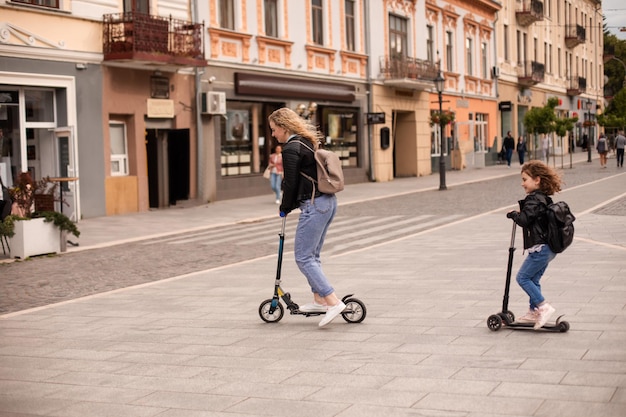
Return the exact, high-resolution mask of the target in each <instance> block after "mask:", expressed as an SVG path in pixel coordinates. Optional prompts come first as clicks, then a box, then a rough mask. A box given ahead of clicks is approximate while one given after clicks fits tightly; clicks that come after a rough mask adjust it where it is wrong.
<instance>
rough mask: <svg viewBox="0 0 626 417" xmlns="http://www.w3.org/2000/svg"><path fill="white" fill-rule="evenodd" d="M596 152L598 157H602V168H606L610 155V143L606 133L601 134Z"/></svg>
mask: <svg viewBox="0 0 626 417" xmlns="http://www.w3.org/2000/svg"><path fill="white" fill-rule="evenodd" d="M596 150H597V151H598V155H600V167H602V168H606V154H607V153H609V143H608V142H607V141H606V136H605V135H604V133H602V134H600V137H599V138H598V143H597V144H596Z"/></svg>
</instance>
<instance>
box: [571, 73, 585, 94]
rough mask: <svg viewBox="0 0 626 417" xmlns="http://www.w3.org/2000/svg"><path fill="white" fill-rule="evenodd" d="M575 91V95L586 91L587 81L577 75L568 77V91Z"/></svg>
mask: <svg viewBox="0 0 626 417" xmlns="http://www.w3.org/2000/svg"><path fill="white" fill-rule="evenodd" d="M570 90H571V91H576V92H577V94H580V93H584V92H585V90H587V79H586V78H584V77H579V76H577V75H574V76H571V77H569V88H568V91H570Z"/></svg>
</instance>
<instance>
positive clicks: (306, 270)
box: [294, 194, 337, 297]
mask: <svg viewBox="0 0 626 417" xmlns="http://www.w3.org/2000/svg"><path fill="white" fill-rule="evenodd" d="M300 211H301V212H300V218H299V220H298V226H297V227H296V238H295V244H294V254H295V257H296V265H298V268H300V272H302V274H303V275H304V276H305V277H306V279H307V281H308V282H309V286H310V287H311V290H312V291H313V292H314V293H316V294H319V295H320V296H322V297H326V296H328V295H330V294H332V293H333V292H335V290H334V289H333V287H332V286H331V285H330V283H329V282H328V279H327V278H326V276H325V275H324V272H323V271H322V262H321V260H320V252H321V251H322V246H323V245H324V239H325V238H326V232H327V231H328V227H329V226H330V223H331V222H332V221H333V218H334V217H335V213H336V212H337V198H336V197H335V196H334V195H332V194H322V195H321V196H319V197H316V198H315V202H314V204H311V200H306V201H304V202H302V203H301V204H300Z"/></svg>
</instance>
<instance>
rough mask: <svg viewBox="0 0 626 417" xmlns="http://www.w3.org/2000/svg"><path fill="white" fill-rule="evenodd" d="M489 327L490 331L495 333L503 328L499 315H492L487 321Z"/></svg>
mask: <svg viewBox="0 0 626 417" xmlns="http://www.w3.org/2000/svg"><path fill="white" fill-rule="evenodd" d="M487 327H489V330H491V331H494V332H496V331H498V330H500V328H501V327H502V317H500V316H499V315H497V314H492V315H491V316H489V318H488V319H487Z"/></svg>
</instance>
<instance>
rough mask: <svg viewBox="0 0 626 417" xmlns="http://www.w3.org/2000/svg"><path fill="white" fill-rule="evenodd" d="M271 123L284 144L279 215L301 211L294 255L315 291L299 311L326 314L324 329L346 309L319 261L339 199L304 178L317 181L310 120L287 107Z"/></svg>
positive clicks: (315, 136)
mask: <svg viewBox="0 0 626 417" xmlns="http://www.w3.org/2000/svg"><path fill="white" fill-rule="evenodd" d="M268 120H269V125H270V129H271V131H272V136H274V138H276V140H277V141H278V142H280V143H281V144H284V146H283V152H282V155H283V168H284V179H283V196H282V201H281V204H280V215H281V216H286V215H288V214H289V213H290V212H291V211H293V210H294V209H296V208H299V209H300V217H299V219H298V225H297V227H296V235H295V244H294V255H295V258H296V264H297V265H298V268H299V269H300V272H302V274H303V275H304V276H305V277H306V279H307V281H308V283H309V286H310V287H311V291H312V292H313V302H312V303H310V304H305V305H303V306H300V311H303V312H324V311H325V312H326V314H325V315H324V316H323V318H322V320H321V321H320V323H319V326H320V327H323V326H325V325H326V324H328V323H330V322H331V321H332V320H333V319H335V318H336V317H337V316H338V315H339V314H341V312H342V311H343V310H344V309H345V308H346V306H345V304H344V303H343V302H342V301H341V300H339V298H338V297H337V295H336V294H335V290H334V288H333V287H332V286H331V285H330V283H329V282H328V279H327V277H326V276H325V275H324V272H323V271H322V265H321V261H320V253H321V250H322V246H323V245H324V239H325V237H326V232H327V231H328V227H329V226H330V224H331V222H332V221H333V218H334V217H335V213H336V212H337V198H336V196H335V195H334V194H323V193H320V192H319V190H317V189H314V188H313V184H312V183H311V181H308V180H306V179H304V176H303V174H306V175H308V176H310V177H312V178H315V179H317V167H316V162H315V157H314V153H313V152H311V150H310V149H308V148H313V149H317V148H318V146H319V141H320V139H321V138H322V134H321V132H319V131H318V130H317V129H316V128H315V126H314V125H313V124H312V123H311V122H310V121H308V120H306V119H303V118H302V117H300V116H299V115H298V114H297V113H296V112H294V111H293V110H291V109H289V108H286V107H283V108H280V109H278V110H276V111H274V112H273V113H272V114H270V116H269V118H268ZM313 193H315V194H314V195H313ZM312 200H313V202H312Z"/></svg>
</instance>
